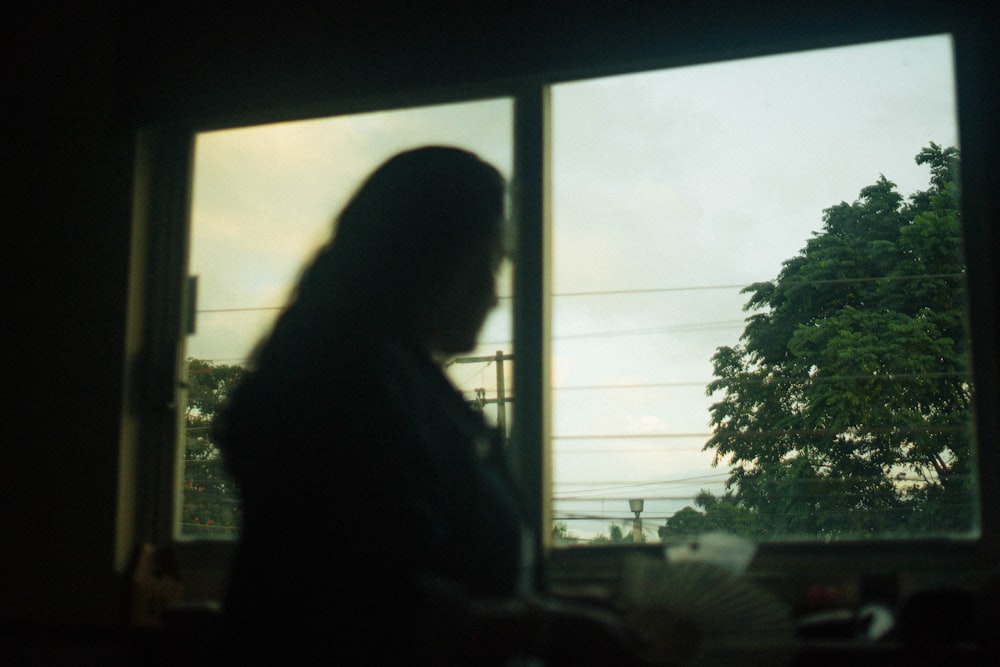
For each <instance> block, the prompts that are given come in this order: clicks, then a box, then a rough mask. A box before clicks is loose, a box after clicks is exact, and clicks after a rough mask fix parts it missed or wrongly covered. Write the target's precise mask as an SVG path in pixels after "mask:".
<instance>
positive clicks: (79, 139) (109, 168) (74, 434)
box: [0, 0, 1000, 624]
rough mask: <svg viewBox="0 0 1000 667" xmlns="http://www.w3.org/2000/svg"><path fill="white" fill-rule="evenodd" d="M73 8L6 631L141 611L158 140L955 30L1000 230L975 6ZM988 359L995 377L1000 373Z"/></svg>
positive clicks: (972, 169)
mask: <svg viewBox="0 0 1000 667" xmlns="http://www.w3.org/2000/svg"><path fill="white" fill-rule="evenodd" d="M65 4H66V7H65V8H63V9H60V10H56V9H39V10H19V11H20V12H21V13H20V15H18V16H12V17H11V16H8V17H7V18H6V23H7V27H6V29H5V38H4V42H5V43H4V49H5V51H7V53H6V54H5V58H4V63H5V67H6V68H7V70H8V71H9V72H10V73H11V76H8V77H5V79H6V80H7V81H8V86H7V88H8V90H7V92H8V93H9V95H8V101H7V102H6V107H5V110H4V119H5V120H6V123H5V136H6V138H7V141H5V146H6V147H7V148H8V149H11V148H12V150H8V151H7V152H6V154H7V156H8V160H7V166H8V172H9V174H10V175H8V176H7V177H6V178H5V179H4V185H5V188H4V189H5V192H6V197H5V199H6V200H7V202H10V201H13V204H14V205H13V207H9V206H8V207H6V210H7V212H6V213H5V214H4V230H3V237H2V238H3V241H4V243H3V247H4V250H5V255H6V257H7V259H8V262H9V265H8V266H9V268H7V269H6V271H5V275H7V276H8V277H7V278H6V279H5V281H4V285H5V287H6V289H5V290H4V291H5V295H6V296H7V298H8V299H9V300H11V301H12V302H13V310H8V311H7V312H8V313H9V314H8V318H7V322H8V326H7V329H8V330H11V329H12V330H13V336H8V337H7V342H6V344H5V358H6V359H7V362H6V363H5V364H4V378H5V379H6V385H7V391H6V394H5V395H6V397H7V400H6V401H4V406H5V413H6V416H5V419H4V431H3V433H4V435H3V436H2V440H0V442H2V443H3V447H4V449H5V450H6V451H5V453H4V456H3V462H2V463H0V471H2V482H3V491H2V493H3V496H2V498H3V500H2V501H0V505H2V508H3V509H2V511H0V513H2V515H3V517H4V524H3V534H4V540H3V547H2V548H0V622H3V621H17V622H25V621H28V622H30V621H45V622H67V623H81V622H83V623H94V624H110V623H113V622H114V621H115V620H116V618H117V613H118V610H119V609H120V605H121V599H120V595H119V592H120V581H119V578H118V576H117V575H116V574H115V573H114V568H113V560H114V549H113V542H114V532H115V509H116V508H115V503H116V497H117V495H116V494H117V484H118V474H119V471H118V466H119V454H118V451H119V429H120V420H121V410H122V404H123V398H124V397H123V388H122V387H123V378H124V362H123V346H124V341H125V321H126V302H127V279H128V267H129V244H130V230H131V227H130V225H131V221H130V210H131V184H132V180H131V179H132V169H133V151H134V147H135V146H134V136H135V131H136V129H137V128H139V127H142V126H144V125H147V124H150V123H156V122H164V121H173V120H177V119H182V120H185V121H207V122H216V121H218V120H219V119H228V118H239V117H257V118H266V117H269V116H270V115H271V114H273V113H287V112H288V110H289V109H299V108H301V109H303V110H305V111H308V109H310V108H317V107H327V106H331V107H332V106H336V105H337V104H339V103H341V102H342V101H343V100H345V99H346V100H356V99H363V98H369V97H375V98H382V99H389V98H391V97H392V96H393V95H395V94H400V93H405V92H406V91H414V90H427V89H433V88H438V87H443V88H448V89H452V90H454V89H468V90H480V89H482V87H483V86H484V85H489V84H491V83H493V82H503V81H508V80H518V79H524V78H531V77H533V76H535V75H538V74H551V73H566V74H572V73H573V72H577V71H590V72H592V71H594V70H595V68H596V69H598V70H607V71H614V70H616V69H618V68H620V67H627V66H631V65H632V64H637V63H641V62H646V61H649V62H651V63H655V64H659V65H665V64H683V63H688V62H696V61H700V60H705V59H712V58H720V57H730V56H736V55H741V56H746V55H752V54H757V53H765V52H770V51H778V50H787V49H795V48H802V47H806V46H810V47H814V46H821V45H824V44H833V43H843V42H845V41H861V40H864V39H868V38H884V37H894V36H906V35H910V34H915V33H921V32H927V31H936V30H938V29H941V30H948V29H954V30H959V31H962V32H963V34H966V33H967V34H969V35H971V36H972V37H973V38H975V39H979V40H981V42H982V45H981V46H980V47H977V48H976V49H975V50H973V51H969V52H966V53H964V55H962V56H961V57H962V62H963V63H964V65H963V67H965V68H966V70H965V72H964V74H965V79H964V80H965V81H966V82H967V83H966V91H965V93H964V94H965V95H966V97H965V98H964V102H965V104H966V108H967V110H971V111H968V115H967V118H966V119H964V120H967V121H968V123H967V126H968V128H971V129H970V132H973V134H970V135H969V136H967V137H963V151H964V157H965V168H966V170H967V172H968V174H967V179H968V178H972V179H973V182H974V183H975V184H976V191H977V192H980V193H982V194H981V196H980V200H979V201H976V202H973V204H974V205H975V206H976V207H978V210H980V211H989V212H993V211H996V199H995V197H996V195H995V194H990V193H996V192H998V191H1000V187H996V186H997V185H998V184H997V172H996V170H995V169H994V167H993V165H992V164H991V159H992V156H993V155H996V154H998V151H997V150H996V148H997V136H996V128H995V120H994V119H995V118H996V117H997V114H996V110H997V105H996V93H995V87H994V84H995V74H994V72H995V69H996V68H995V67H994V66H993V65H994V59H995V57H994V54H993V46H992V44H990V43H989V42H990V41H991V40H992V39H993V36H994V35H995V34H996V24H986V23H985V18H984V17H985V16H986V14H985V10H983V11H982V12H980V11H979V10H975V11H973V9H970V8H975V7H978V5H976V4H975V3H962V4H961V7H962V8H963V9H961V10H959V9H955V8H953V4H954V6H956V7H957V6H959V5H958V3H932V2H878V1H876V0H869V1H867V2H839V3H828V2H813V3H805V2H795V3H792V2H788V3H756V4H754V6H752V7H746V6H745V5H750V4H752V3H738V2H712V1H702V2H694V1H684V2H662V3H649V5H648V8H645V9H643V8H642V7H645V5H642V4H635V5H632V3H611V2H606V3H594V7H595V8H593V9H588V8H587V5H586V4H585V3H579V2H577V3H566V4H559V5H558V6H553V5H548V7H549V8H547V9H537V8H536V9H532V10H521V9H518V8H517V6H516V5H514V4H508V5H507V6H505V7H503V8H500V9H497V10H495V13H493V14H487V13H483V12H482V11H478V10H473V9H470V8H469V6H470V5H472V4H474V3H466V2H461V3H451V4H454V7H451V8H449V9H447V10H444V9H440V10H438V11H435V12H434V13H433V14H425V13H422V12H421V10H420V5H422V4H424V3H413V4H414V5H415V8H412V9H409V10H406V11H405V12H403V13H399V12H398V10H390V9H388V8H387V7H382V6H380V4H379V3H377V2H367V3H356V4H358V5H360V6H362V7H363V8H364V9H355V8H353V7H352V8H350V9H346V8H344V6H345V5H346V4H348V3H304V4H305V7H306V8H303V9H295V8H293V7H292V5H291V4H290V3H269V4H268V8H267V9H258V8H254V7H244V8H243V9H242V10H241V12H240V13H238V14H232V13H228V12H226V11H224V10H223V9H221V8H218V7H213V6H209V5H208V3H191V4H190V5H188V4H185V3H182V2H176V3H169V4H168V5H166V6H165V7H163V8H148V7H146V8H144V9H142V10H138V9H135V8H134V5H138V4H149V3H110V2H108V3H92V4H90V5H88V6H87V7H86V8H81V7H80V6H78V5H74V4H71V3H65ZM328 4H329V5H332V6H333V7H334V8H333V9H330V8H329V7H327V6H326V5H328ZM447 4H449V3H445V5H447ZM554 4H555V3H554ZM626 4H629V5H632V6H630V7H628V8H624V7H619V5H626ZM637 7H638V8H637ZM977 12H978V13H977ZM975 39H974V40H973V41H975ZM10 93H12V94H10ZM970 139H971V140H972V142H974V143H975V144H977V145H972V143H970ZM981 231H982V237H981V241H982V242H981V243H980V245H981V248H980V249H979V251H981V252H985V253H991V252H992V253H995V254H998V255H1000V252H998V247H997V241H996V236H995V233H993V232H990V231H989V230H986V229H984V230H981ZM988 234H994V235H993V236H987V235H988ZM981 279H984V280H988V281H995V274H990V275H986V274H984V275H982V276H981ZM994 294H995V293H994ZM992 298H995V297H992ZM983 307H984V308H985V307H986V305H984V306H983ZM989 308H992V311H990V312H992V314H993V315H995V314H996V304H995V302H994V303H992V305H989ZM984 312H985V310H984ZM982 359H983V360H985V361H984V363H986V362H988V363H991V364H994V366H993V368H994V369H995V355H994V356H989V355H985V356H982ZM994 407H995V402H994ZM994 412H995V411H994ZM993 419H994V422H993V426H992V427H991V428H992V429H993V431H992V433H994V434H995V433H996V432H997V431H996V425H995V417H993Z"/></svg>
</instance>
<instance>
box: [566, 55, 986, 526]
mask: <svg viewBox="0 0 1000 667" xmlns="http://www.w3.org/2000/svg"><path fill="white" fill-rule="evenodd" d="M552 100H553V112H552V132H553V142H552V145H553V156H552V190H553V209H552V210H553V248H554V250H553V252H554V258H553V292H554V294H553V298H552V304H553V305H552V312H553V321H552V336H553V341H552V374H553V380H552V382H553V386H552V388H551V391H552V405H553V422H552V423H553V426H552V433H553V435H552V448H553V468H554V480H553V481H554V519H555V522H556V525H555V530H556V534H557V536H559V535H562V536H563V537H567V538H569V540H571V541H591V542H592V541H598V542H602V541H603V542H606V541H609V540H611V541H614V540H616V539H625V540H632V539H634V537H633V527H634V522H635V520H636V517H638V518H639V519H641V531H640V532H641V535H642V538H643V539H644V540H646V541H658V540H660V539H666V538H673V537H680V536H683V535H686V534H692V533H698V532H702V531H705V530H709V529H713V528H721V529H726V530H731V531H734V532H737V533H742V534H746V535H749V536H751V537H753V538H754V539H758V540H768V539H784V538H789V537H791V538H806V539H814V538H821V539H845V538H856V537H860V538H863V537H905V536H928V535H942V534H945V535H960V536H971V535H972V534H974V532H975V530H976V528H975V525H974V518H973V517H974V515H975V495H976V494H975V479H974V470H973V459H974V450H973V442H972V438H973V435H972V415H971V398H970V397H971V390H972V388H971V382H972V380H971V375H970V366H969V364H968V360H967V354H968V349H969V345H968V335H967V326H966V319H965V297H964V264H963V259H962V252H961V241H960V231H961V230H960V215H959V211H958V207H957V202H958V188H957V186H958V183H957V163H958V154H957V148H958V134H957V123H956V118H955V91H954V81H953V66H952V51H951V40H950V38H949V37H948V36H934V37H927V38H919V39H909V40H901V41H894V42H884V43H877V44H870V45H864V46H857V47H845V48H838V49H827V50H821V51H814V52H804V53H797V54H790V55H782V56H775V57H767V58H758V59H751V60H744V61H733V62H727V63H716V64H711V65H703V66H697V67H688V68H683V69H674V70H668V71H658V72H647V73H641V74H635V75H628V76H618V77H611V78H605V79H597V80H589V81H583V82H574V83H569V84H564V85H559V86H555V87H554V88H553V94H552ZM918 155H919V158H918V159H917V160H915V159H914V158H915V156H918ZM918 162H919V164H918ZM883 175H884V178H883ZM844 202H848V203H844ZM748 303H750V307H749V309H746V310H745V309H744V307H745V306H746V305H747V304H748ZM708 388H711V391H708V392H707V393H706V391H707V389H708ZM713 461H714V462H715V463H717V465H713ZM629 499H636V500H638V499H642V500H643V501H644V503H643V507H642V509H641V512H640V513H639V514H635V513H634V509H633V508H630V506H629Z"/></svg>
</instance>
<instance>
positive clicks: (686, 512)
mask: <svg viewBox="0 0 1000 667" xmlns="http://www.w3.org/2000/svg"><path fill="white" fill-rule="evenodd" d="M694 504H695V507H698V508H700V511H699V510H698V509H695V508H694V507H691V506H688V507H685V508H683V509H681V510H679V511H677V512H675V513H674V514H673V516H671V517H670V518H668V519H667V521H666V523H665V524H664V525H662V526H660V527H659V528H658V529H657V533H659V535H660V539H661V540H663V541H664V542H667V541H669V540H670V539H672V538H685V537H689V536H692V535H700V534H702V533H708V532H712V531H716V530H721V531H726V532H729V533H733V534H736V535H740V536H742V537H748V538H753V537H756V536H757V522H756V521H755V519H756V515H755V513H754V512H753V511H752V510H750V509H748V508H747V507H744V506H743V505H742V504H741V503H740V502H739V501H738V500H737V499H736V497H735V496H734V495H733V493H732V492H726V493H725V495H723V496H722V497H721V498H719V497H717V496H715V495H714V494H713V493H712V492H711V491H708V490H705V489H702V490H701V491H700V492H699V493H698V495H697V496H695V499H694Z"/></svg>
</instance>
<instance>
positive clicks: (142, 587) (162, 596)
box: [128, 544, 184, 628]
mask: <svg viewBox="0 0 1000 667" xmlns="http://www.w3.org/2000/svg"><path fill="white" fill-rule="evenodd" d="M128 584H129V597H128V605H129V607H128V623H129V625H130V626H132V627H133V628H159V627H162V624H163V619H162V614H163V610H164V609H165V608H166V607H168V606H169V605H171V604H176V603H178V602H180V601H181V600H182V599H183V598H184V585H183V584H182V583H181V580H180V576H179V575H178V573H177V568H176V561H175V560H174V559H173V556H172V554H170V553H167V552H162V551H161V552H157V550H156V549H154V548H153V546H152V545H151V544H143V545H141V546H140V547H139V548H138V549H137V551H136V554H135V558H134V559H133V561H132V566H131V568H130V574H129V578H128Z"/></svg>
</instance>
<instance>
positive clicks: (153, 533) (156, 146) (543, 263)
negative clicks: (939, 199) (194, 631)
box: [119, 26, 1000, 592]
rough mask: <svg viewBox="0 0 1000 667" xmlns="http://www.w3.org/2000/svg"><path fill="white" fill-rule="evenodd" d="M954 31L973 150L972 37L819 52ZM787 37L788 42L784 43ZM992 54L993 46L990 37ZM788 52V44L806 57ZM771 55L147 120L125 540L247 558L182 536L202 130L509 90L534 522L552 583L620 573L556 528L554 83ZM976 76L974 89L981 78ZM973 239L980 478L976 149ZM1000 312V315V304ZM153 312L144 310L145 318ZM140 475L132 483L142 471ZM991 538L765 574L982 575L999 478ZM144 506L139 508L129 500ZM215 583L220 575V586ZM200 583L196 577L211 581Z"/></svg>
mask: <svg viewBox="0 0 1000 667" xmlns="http://www.w3.org/2000/svg"><path fill="white" fill-rule="evenodd" d="M942 32H949V33H951V34H952V36H953V40H954V45H955V52H956V56H955V57H956V63H957V64H956V70H957V71H956V79H957V89H958V97H959V105H958V125H959V135H960V137H961V139H962V141H961V143H962V145H963V146H967V145H971V141H972V139H973V138H972V137H969V136H968V135H969V134H970V132H971V131H972V130H970V128H975V131H976V132H981V131H982V129H981V126H982V124H983V123H986V122H989V121H988V119H983V118H978V117H977V116H975V113H976V111H975V110H976V97H975V95H976V93H977V90H976V83H977V82H978V80H976V79H974V78H973V77H972V76H971V75H970V74H969V72H970V69H971V68H974V67H975V66H976V63H975V62H974V60H975V56H974V54H971V55H970V53H969V52H971V51H973V49H974V47H975V45H974V44H972V45H970V44H967V43H966V41H965V40H964V39H963V38H962V35H960V34H958V32H957V31H956V30H955V29H954V27H953V26H942V29H941V30H940V31H933V32H932V31H921V32H916V33H914V34H909V35H898V34H897V35H881V36H879V35H873V34H868V35H865V36H864V39H854V40H848V39H844V40H840V41H838V40H829V41H828V43H823V44H818V43H817V44H814V45H813V46H812V47H810V48H822V47H829V46H844V45H848V44H852V43H864V42H870V41H878V40H881V39H892V38H896V37H903V36H919V35H923V34H940V33H942ZM779 46H780V45H779ZM980 48H981V47H980ZM791 52H793V51H790V50H788V49H787V48H785V49H781V48H777V49H775V50H774V51H773V53H791ZM759 55H768V53H763V52H760V50H757V51H754V50H750V49H748V50H746V51H744V52H741V53H738V54H727V55H726V57H724V58H709V57H705V58H702V59H686V60H684V61H680V60H679V59H678V58H677V57H676V56H675V57H673V58H664V59H660V60H646V61H643V62H631V63H619V64H618V65H616V66H613V67H612V66H605V67H591V68H589V69H587V70H586V71H577V72H571V73H567V72H562V73H558V74H549V75H546V76H535V77H525V78H524V79H521V80H518V81H515V82H502V83H494V84H486V85H479V86H476V87H475V93H474V94H472V93H471V92H470V90H469V88H468V87H467V86H466V87H461V86H458V87H455V88H451V89H445V90H442V89H434V90H422V91H421V90H418V91H404V92H400V93H395V94H392V95H381V96H372V97H367V98H363V99H358V100H352V101H343V100H341V101H338V102H336V103H331V104H321V105H317V106H314V107H311V108H296V109H277V110H272V111H270V112H266V113H259V114H233V115H229V116H226V117H213V118H210V119H189V120H188V121H187V122H179V123H174V124H171V125H161V126H157V127H151V128H147V129H144V130H142V131H141V132H140V133H139V135H138V140H137V146H138V152H137V157H136V165H137V167H136V202H135V212H134V218H135V223H134V224H135V235H134V244H133V254H134V255H135V256H138V257H140V261H139V262H137V264H136V265H134V266H133V271H132V278H131V280H132V291H133V294H139V295H141V298H140V297H134V298H133V303H132V307H131V308H130V313H131V316H132V318H133V319H132V320H131V321H130V327H129V328H130V335H129V342H128V347H129V350H131V352H129V353H128V354H129V356H130V364H129V365H130V370H129V377H128V379H127V381H128V383H129V387H130V390H131V391H130V392H129V393H130V394H132V395H134V396H135V397H136V399H135V405H133V406H131V407H130V408H127V409H126V421H129V423H131V424H132V426H130V427H129V428H128V429H124V430H123V432H125V433H126V436H125V440H127V441H128V442H126V443H125V447H124V448H123V452H124V451H126V450H128V451H131V452H132V455H133V456H134V458H135V459H136V460H137V463H136V465H135V466H134V467H132V468H130V467H128V466H123V475H122V480H123V489H124V491H123V492H122V495H121V498H122V500H123V502H122V503H120V505H122V506H123V507H125V506H129V507H134V512H132V513H126V514H125V515H123V516H120V518H119V527H120V531H119V532H120V538H119V543H120V545H124V544H129V543H136V542H150V543H153V544H157V545H173V546H174V548H175V549H176V550H177V553H178V555H179V557H180V560H181V565H182V569H184V570H185V571H187V572H190V573H192V577H193V578H194V579H195V580H198V581H200V582H201V583H202V584H203V585H204V587H205V588H208V589H211V590H212V591H213V592H218V591H219V590H221V587H222V586H223V585H224V573H225V572H226V571H227V566H228V562H229V561H230V559H231V558H232V555H233V552H234V547H235V544H236V541H219V540H204V539H190V538H183V539H178V538H177V537H176V535H175V530H174V525H173V524H174V516H175V515H176V512H177V504H178V503H179V498H180V493H179V491H177V489H178V484H177V482H178V479H179V478H178V475H179V474H180V471H181V468H180V466H181V465H182V462H181V459H182V456H181V452H180V449H181V448H180V447H179V446H178V442H179V435H180V433H181V432H182V431H181V429H182V422H183V410H182V409H181V406H183V400H184V377H183V375H182V374H183V372H184V371H183V369H184V358H183V357H184V354H183V350H184V345H183V338H184V336H185V330H186V322H185V321H184V317H183V313H185V312H187V311H188V305H189V304H188V303H187V298H188V296H187V293H186V290H185V289H184V283H185V280H186V278H187V276H186V267H187V264H188V261H187V260H188V250H189V248H188V244H189V237H190V220H189V208H190V207H189V205H188V204H189V202H190V192H191V169H192V164H193V150H194V138H195V135H196V134H197V133H198V132H203V131H208V130H214V129H223V128H228V127H238V126H246V125H253V124H259V123H266V122H277V121H291V120H301V119H309V118H316V117H321V116H331V115H342V114H353V113H363V112H367V111H382V110H390V109H401V108H407V107H415V106H423V105H429V104H443V103H448V102H464V101H472V100H477V99H487V98H491V97H510V98H512V99H513V101H514V147H513V148H514V173H513V175H512V192H511V196H512V205H513V218H514V226H515V230H516V235H515V253H516V262H515V264H514V294H515V299H514V331H513V339H514V348H515V350H516V351H517V355H518V360H517V373H518V389H517V391H518V400H517V402H516V403H515V404H514V407H513V433H512V435H511V453H512V460H513V464H514V467H515V471H516V473H517V474H518V476H519V477H520V479H521V480H522V482H523V484H524V487H525V488H526V489H527V491H528V494H529V507H530V510H531V517H530V518H531V520H532V522H533V523H534V528H536V529H537V531H538V534H539V535H540V536H541V539H542V549H543V555H544V558H545V562H546V563H547V564H548V569H549V574H550V580H552V581H560V580H575V579H576V578H578V577H580V576H582V577H584V578H587V579H591V580H592V579H597V578H601V577H607V576H613V574H612V573H613V571H614V570H615V568H617V567H618V566H619V565H620V557H621V556H622V555H623V554H625V553H631V552H633V551H634V550H635V549H637V548H639V549H642V548H646V549H648V547H636V546H628V547H624V548H623V547H600V546H586V547H576V546H566V547H558V548H556V547H554V546H553V545H552V540H551V531H550V530H547V529H546V527H547V526H549V525H550V524H551V511H552V510H551V505H552V504H551V474H550V473H551V449H550V447H549V445H548V443H549V442H550V438H549V436H550V428H549V415H550V410H549V407H550V406H549V387H550V382H549V381H548V380H549V364H548V359H549V355H548V351H549V339H550V336H549V313H550V309H551V304H550V301H549V296H548V295H549V293H550V291H551V290H550V289H548V286H549V284H550V276H549V268H550V266H551V261H550V257H551V236H550V234H551V232H550V228H551V225H550V208H549V207H550V202H551V197H550V196H549V166H550V159H551V156H550V153H551V151H550V149H549V137H550V135H551V132H550V127H549V123H550V118H549V116H550V89H551V87H552V86H554V85H557V84H561V83H567V82H572V81H582V80H587V79H592V78H598V77H604V76H611V75H617V74H631V73H637V72H643V71H651V70H655V69H665V68H670V67H679V66H686V65H693V64H699V63H705V62H720V61H721V60H725V59H728V58H732V57H739V58H750V57H755V56H759ZM970 80H971V81H972V83H971V84H970V83H969V81H970ZM963 168H964V169H963V170H964V172H965V175H964V176H963V182H964V184H967V185H968V186H969V187H968V188H967V190H966V191H965V194H964V197H963V203H962V207H963V234H964V237H965V241H966V243H965V245H966V253H967V262H968V265H969V267H970V270H969V273H970V281H969V282H970V284H971V285H973V288H972V289H970V293H969V295H970V302H971V303H970V311H971V312H970V323H971V327H970V329H971V331H970V333H971V337H972V346H973V354H974V359H975V361H974V363H973V373H974V378H975V382H976V406H975V407H976V411H975V414H976V426H975V429H976V434H977V442H978V443H979V446H978V447H977V452H978V470H979V476H980V479H981V480H983V479H991V478H994V477H997V473H1000V452H995V451H993V450H994V449H995V448H991V447H989V446H987V445H988V443H990V442H991V440H990V438H991V435H992V436H995V434H996V428H997V426H996V416H995V415H991V413H990V412H989V410H990V408H991V407H992V406H993V405H995V403H996V400H997V396H998V389H997V384H998V379H997V378H996V377H995V373H992V372H991V369H993V368H995V367H996V352H995V351H994V350H993V349H991V347H990V341H991V340H994V339H995V338H996V334H997V326H996V324H995V323H991V322H990V321H989V317H988V315H989V314H990V313H991V312H995V304H991V302H990V300H991V299H994V300H995V294H994V292H993V290H994V289H995V288H994V286H993V285H992V283H990V282H989V276H986V279H985V282H984V283H980V284H985V285H986V286H985V287H979V288H977V287H975V286H974V285H975V283H974V282H973V280H974V279H976V277H977V276H979V275H980V274H981V273H983V272H987V273H988V264H987V262H988V261H989V256H988V248H989V247H990V246H989V244H988V243H981V242H979V241H978V239H980V238H988V234H989V231H988V229H987V215H986V214H987V203H985V202H984V199H985V194H980V193H978V192H976V191H975V188H976V187H980V188H982V187H983V184H982V181H979V180H973V181H971V182H970V180H969V179H968V178H965V176H968V175H969V174H972V173H974V170H976V169H985V168H986V167H985V165H983V164H980V163H977V162H976V161H975V156H973V157H972V160H970V161H969V162H964V163H963ZM991 308H992V309H993V310H991ZM136 313H138V314H136ZM129 480H131V481H129ZM979 496H980V498H979V502H980V526H981V528H980V535H979V537H978V538H973V539H962V540H955V539H913V540H866V541H863V542H862V541H851V542H842V543H841V542H836V543H826V544H819V543H817V542H815V541H811V542H804V541H801V542H773V543H766V544H762V545H760V547H759V550H758V556H757V558H756V559H755V562H754V564H753V566H752V570H753V571H754V572H755V573H758V574H759V575H761V576H772V575H774V576H787V575H789V574H808V573H826V574H844V575H857V574H880V573H898V572H909V571H922V572H926V571H940V570H948V571H953V570H956V569H958V570H976V571H982V570H984V569H987V568H990V567H995V566H996V565H997V563H998V561H1000V516H998V513H1000V484H986V483H981V484H979ZM129 500H131V504H130V503H129ZM209 582H211V583H209ZM196 588H197V586H196Z"/></svg>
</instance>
